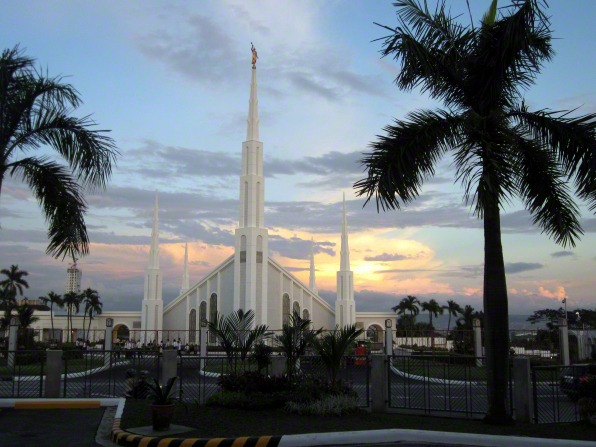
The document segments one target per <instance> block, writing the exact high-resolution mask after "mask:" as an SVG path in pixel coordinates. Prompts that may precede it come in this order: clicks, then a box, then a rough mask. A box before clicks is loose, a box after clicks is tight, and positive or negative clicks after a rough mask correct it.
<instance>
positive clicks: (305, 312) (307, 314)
mask: <svg viewBox="0 0 596 447" xmlns="http://www.w3.org/2000/svg"><path fill="white" fill-rule="evenodd" d="M302 319H303V320H310V312H309V311H308V309H304V310H303V311H302Z"/></svg>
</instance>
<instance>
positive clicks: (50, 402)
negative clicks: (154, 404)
mask: <svg viewBox="0 0 596 447" xmlns="http://www.w3.org/2000/svg"><path fill="white" fill-rule="evenodd" d="M122 400H123V399H120V398H105V399H0V408H14V409H15V410H57V409H73V408H74V409H84V408H99V407H112V406H116V405H118V406H119V404H120V402H121V401H122Z"/></svg>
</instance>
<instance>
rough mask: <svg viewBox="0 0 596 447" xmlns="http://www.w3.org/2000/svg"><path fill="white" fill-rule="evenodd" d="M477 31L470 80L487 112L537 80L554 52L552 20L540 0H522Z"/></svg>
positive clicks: (480, 103) (482, 110)
mask: <svg viewBox="0 0 596 447" xmlns="http://www.w3.org/2000/svg"><path fill="white" fill-rule="evenodd" d="M478 33H479V34H478V37H477V39H476V42H477V44H476V48H475V49H474V56H473V58H471V59H470V62H471V63H470V66H469V67H468V70H467V74H468V77H467V84H468V85H469V87H470V91H473V92H474V94H475V98H476V102H477V104H478V105H479V107H480V110H479V111H480V112H482V113H485V112H488V111H489V110H491V109H492V108H494V107H498V106H501V107H502V106H506V105H510V103H511V100H512V99H515V98H519V88H520V87H522V88H525V87H528V86H530V85H532V84H533V83H534V80H535V78H536V74H537V73H538V72H539V70H540V67H541V66H542V63H543V62H544V61H548V60H550V59H551V58H552V57H553V55H554V52H553V50H552V46H551V31H550V23H549V20H548V18H547V17H546V16H545V15H544V14H543V13H542V11H541V7H540V3H539V2H538V1H537V0H525V1H524V2H520V4H519V6H518V7H517V9H516V10H514V11H513V12H512V14H511V15H509V16H506V17H503V18H502V19H500V20H498V21H496V22H494V23H493V24H492V25H488V24H485V25H483V26H482V27H481V28H480V29H479V31H478Z"/></svg>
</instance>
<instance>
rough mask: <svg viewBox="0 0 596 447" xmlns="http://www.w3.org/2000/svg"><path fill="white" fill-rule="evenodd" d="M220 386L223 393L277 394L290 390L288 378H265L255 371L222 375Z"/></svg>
mask: <svg viewBox="0 0 596 447" xmlns="http://www.w3.org/2000/svg"><path fill="white" fill-rule="evenodd" d="M219 385H220V387H221V389H222V391H237V392H243V393H246V394H251V393H265V394H267V393H276V392H280V391H288V390H289V389H290V384H289V382H288V379H287V378H285V377H268V376H263V375H262V374H259V373H258V372H255V371H246V372H243V373H240V374H229V375H227V376H225V375H222V376H220V378H219Z"/></svg>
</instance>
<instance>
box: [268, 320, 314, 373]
mask: <svg viewBox="0 0 596 447" xmlns="http://www.w3.org/2000/svg"><path fill="white" fill-rule="evenodd" d="M310 325H311V321H310V320H308V319H303V318H301V317H300V314H299V313H298V312H293V313H292V314H291V315H290V321H289V323H284V324H283V326H282V329H281V334H279V335H276V336H275V341H277V343H278V344H279V346H280V348H281V352H283V353H284V354H285V356H286V372H287V375H288V379H289V380H292V379H293V378H294V375H295V372H296V363H297V362H298V360H299V359H300V357H301V356H303V355H304V352H305V351H306V348H307V347H308V346H309V345H310V344H312V342H313V339H314V338H315V337H317V336H318V335H319V334H320V333H321V332H322V329H318V330H313V329H310Z"/></svg>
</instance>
